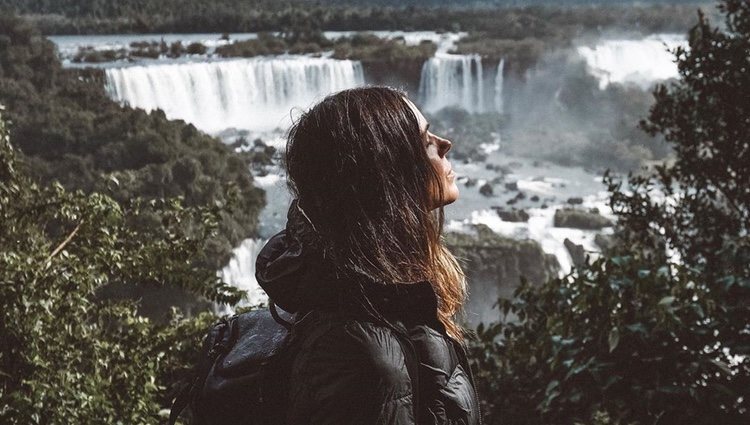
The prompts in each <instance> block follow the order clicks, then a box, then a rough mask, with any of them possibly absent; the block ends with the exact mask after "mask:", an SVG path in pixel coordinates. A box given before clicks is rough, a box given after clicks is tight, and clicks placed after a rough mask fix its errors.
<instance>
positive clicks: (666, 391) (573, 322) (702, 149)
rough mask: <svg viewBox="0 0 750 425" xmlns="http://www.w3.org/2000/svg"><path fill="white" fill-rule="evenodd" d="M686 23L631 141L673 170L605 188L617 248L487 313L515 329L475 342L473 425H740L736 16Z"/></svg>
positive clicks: (499, 326)
mask: <svg viewBox="0 0 750 425" xmlns="http://www.w3.org/2000/svg"><path fill="white" fill-rule="evenodd" d="M720 10H722V12H723V13H725V15H726V30H725V31H720V30H718V29H715V28H712V27H710V26H709V24H708V22H707V20H706V19H705V18H703V16H702V15H701V16H700V22H699V23H698V25H696V26H695V27H694V28H693V29H692V30H691V32H690V37H689V43H690V49H689V50H685V49H677V50H676V51H675V54H676V56H677V60H678V66H679V70H680V76H681V79H680V80H679V81H677V82H675V83H672V84H671V85H670V86H668V87H667V86H661V87H659V88H657V90H656V91H655V93H654V94H655V98H656V103H655V105H654V106H653V108H652V109H651V113H650V116H649V118H648V120H647V121H644V122H643V123H642V126H643V127H644V128H645V129H646V130H647V131H649V132H651V133H661V134H663V135H664V137H665V139H666V140H667V142H669V143H670V144H671V146H672V147H673V148H674V155H675V158H674V160H673V161H671V162H670V163H667V164H663V165H661V166H659V167H656V169H655V170H654V171H653V173H652V174H646V175H641V176H636V177H631V178H630V179H629V180H628V181H627V182H626V183H625V182H621V181H615V180H614V179H612V178H608V179H607V182H608V187H609V191H610V193H611V201H610V202H611V204H612V207H613V209H614V211H615V212H616V213H617V214H618V216H619V219H620V221H619V226H620V229H619V232H618V234H617V239H618V240H619V241H620V243H619V245H617V246H615V247H613V248H611V249H610V253H611V257H609V258H600V259H598V260H596V261H594V262H593V263H591V264H589V265H587V266H585V267H582V268H580V269H578V270H576V271H575V272H573V273H572V274H571V275H569V276H567V277H565V278H562V279H554V280H552V281H550V282H548V283H546V284H544V285H542V286H540V287H532V286H530V285H527V284H524V285H522V286H521V287H520V288H519V290H518V291H517V293H516V299H515V300H513V301H509V300H505V301H501V302H500V307H501V310H502V311H503V313H505V314H513V315H515V316H516V317H518V319H519V321H518V322H513V323H494V324H490V325H487V326H482V327H480V328H479V329H478V338H477V339H476V340H475V341H473V342H472V344H473V345H472V350H471V351H472V358H473V361H474V366H475V369H476V373H477V376H478V381H479V386H480V393H481V394H484V395H485V399H484V400H483V404H484V407H485V412H486V414H487V419H488V422H489V423H498V424H547V423H556V424H574V423H591V422H594V423H616V424H631V423H635V424H654V423H658V424H678V423H689V424H706V425H708V424H717V423H721V424H740V423H748V421H749V420H750V397H748V395H749V394H750V393H748V388H750V266H749V265H750V261H749V260H750V239H749V238H748V234H749V231H750V228H748V226H750V217H748V215H749V214H750V189H749V188H748V185H747V182H748V181H750V169H748V167H747V166H746V164H748V163H750V158H748V155H750V149H748V142H747V137H746V135H747V134H749V132H750V120H748V118H747V117H750V104H748V103H747V102H746V99H748V98H750V74H748V73H747V72H746V71H747V52H748V51H750V5H749V4H748V3H747V2H745V1H739V0H725V1H722V2H721V3H720Z"/></svg>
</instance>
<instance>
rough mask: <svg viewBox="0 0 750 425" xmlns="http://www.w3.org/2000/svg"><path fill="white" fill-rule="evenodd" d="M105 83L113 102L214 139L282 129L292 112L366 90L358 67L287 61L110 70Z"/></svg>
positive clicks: (298, 59)
mask: <svg viewBox="0 0 750 425" xmlns="http://www.w3.org/2000/svg"><path fill="white" fill-rule="evenodd" d="M106 78H107V90H108V92H109V93H110V95H111V96H112V98H114V99H116V100H118V101H121V102H123V103H127V104H129V105H130V106H133V107H138V108H143V109H145V110H148V111H150V110H153V109H157V108H159V109H162V110H164V112H165V113H166V115H167V117H169V118H172V119H183V120H185V121H187V122H190V123H192V124H194V125H195V126H196V127H198V128H200V129H202V130H204V131H207V132H212V133H215V132H218V131H221V130H224V129H227V128H232V127H234V128H238V129H249V130H257V131H264V130H270V129H274V128H279V127H280V128H286V127H287V126H288V124H289V113H290V110H291V109H292V108H294V107H299V108H306V107H308V106H310V105H312V103H314V102H315V100H316V99H320V98H322V97H323V96H325V95H327V94H329V93H332V92H335V91H339V90H343V89H347V88H352V87H356V86H360V85H363V84H364V75H363V72H362V65H361V64H360V63H359V62H357V61H349V60H334V59H327V58H311V57H291V56H290V57H274V58H252V59H238V60H226V61H215V62H193V63H167V64H163V63H162V64H149V65H139V66H129V67H120V68H108V69H106Z"/></svg>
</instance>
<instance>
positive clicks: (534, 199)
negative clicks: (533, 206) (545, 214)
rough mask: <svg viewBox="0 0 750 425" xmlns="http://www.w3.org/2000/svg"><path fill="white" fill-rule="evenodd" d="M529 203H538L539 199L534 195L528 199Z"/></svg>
mask: <svg viewBox="0 0 750 425" xmlns="http://www.w3.org/2000/svg"><path fill="white" fill-rule="evenodd" d="M529 201H531V202H539V197H538V196H536V195H533V196H532V197H531V198H529Z"/></svg>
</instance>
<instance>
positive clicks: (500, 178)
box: [492, 176, 505, 184]
mask: <svg viewBox="0 0 750 425" xmlns="http://www.w3.org/2000/svg"><path fill="white" fill-rule="evenodd" d="M503 181H505V177H503V176H497V177H495V178H494V179H492V184H500V183H502V182H503Z"/></svg>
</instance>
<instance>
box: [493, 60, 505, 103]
mask: <svg viewBox="0 0 750 425" xmlns="http://www.w3.org/2000/svg"><path fill="white" fill-rule="evenodd" d="M504 71H505V59H500V62H499V63H498V64H497V73H496V74H495V111H497V112H498V113H500V114H502V113H503V112H504V111H505V105H504V103H503V81H504V80H503V72H504Z"/></svg>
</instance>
